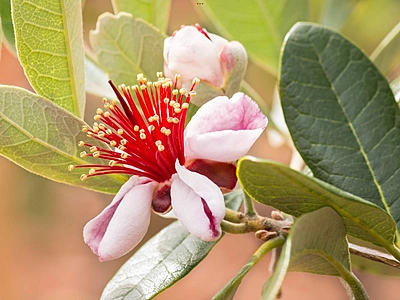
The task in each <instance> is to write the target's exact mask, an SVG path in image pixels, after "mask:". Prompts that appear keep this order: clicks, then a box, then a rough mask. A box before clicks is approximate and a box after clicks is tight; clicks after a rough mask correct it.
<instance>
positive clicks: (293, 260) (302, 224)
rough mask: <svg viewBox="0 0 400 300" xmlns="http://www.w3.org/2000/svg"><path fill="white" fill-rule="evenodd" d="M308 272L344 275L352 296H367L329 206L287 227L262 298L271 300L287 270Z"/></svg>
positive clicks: (358, 299)
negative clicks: (288, 228) (286, 233)
mask: <svg viewBox="0 0 400 300" xmlns="http://www.w3.org/2000/svg"><path fill="white" fill-rule="evenodd" d="M288 271H294V272H309V273H315V274H321V275H331V276H338V277H341V278H343V279H344V280H345V281H346V282H347V284H348V285H349V287H350V289H351V291H352V293H353V295H354V299H356V300H362V299H368V295H367V294H366V292H365V290H364V288H363V286H362V285H361V283H360V281H359V280H358V279H357V278H356V277H355V276H354V274H353V273H352V272H351V267H350V257H349V252H348V245H347V240H346V230H345V228H344V226H343V222H342V219H341V218H340V216H339V215H338V214H337V213H336V212H335V211H334V210H332V209H330V208H327V207H325V208H321V209H319V210H317V211H315V212H312V213H309V214H306V215H303V216H302V217H300V218H299V219H298V220H296V222H295V223H294V225H293V227H292V228H291V230H290V233H289V235H288V238H287V240H286V243H285V246H284V248H283V250H282V253H281V256H280V258H279V261H278V264H277V266H276V268H275V271H274V273H273V274H272V276H271V277H270V278H269V279H268V280H267V282H266V283H265V285H264V287H263V291H262V300H274V299H275V297H276V295H277V294H278V292H279V289H280V287H281V285H282V281H283V279H284V277H285V275H286V272H288Z"/></svg>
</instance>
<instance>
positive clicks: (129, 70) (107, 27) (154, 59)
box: [89, 12, 165, 85]
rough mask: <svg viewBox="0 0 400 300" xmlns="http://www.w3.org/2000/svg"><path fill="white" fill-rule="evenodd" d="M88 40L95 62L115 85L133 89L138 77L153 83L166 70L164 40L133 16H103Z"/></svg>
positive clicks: (121, 14)
mask: <svg viewBox="0 0 400 300" xmlns="http://www.w3.org/2000/svg"><path fill="white" fill-rule="evenodd" d="M89 38H90V44H91V46H92V49H93V51H94V59H95V60H96V62H97V64H98V65H99V66H100V68H101V69H103V70H105V71H106V72H107V74H108V77H109V78H110V79H111V80H113V81H114V83H115V84H118V85H119V84H125V85H134V84H136V83H137V82H136V76H137V74H139V73H143V74H144V76H145V77H146V78H148V79H150V80H152V81H154V80H156V79H157V76H156V74H157V72H160V71H163V69H164V67H163V66H164V57H163V47H164V38H165V36H164V35H163V34H162V33H161V32H160V31H159V30H158V29H157V28H155V27H154V26H152V25H150V24H148V23H146V22H145V21H143V20H140V19H136V20H135V19H133V18H132V15H131V14H128V13H124V12H122V13H119V14H118V15H116V16H115V15H112V14H110V13H104V14H102V15H101V16H100V17H99V19H98V21H97V27H96V30H95V31H92V32H91V33H90V36H89Z"/></svg>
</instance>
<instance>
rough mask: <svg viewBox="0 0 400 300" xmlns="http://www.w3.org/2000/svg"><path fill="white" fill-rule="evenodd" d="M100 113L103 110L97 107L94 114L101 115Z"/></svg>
mask: <svg viewBox="0 0 400 300" xmlns="http://www.w3.org/2000/svg"><path fill="white" fill-rule="evenodd" d="M102 113H103V110H102V109H101V108H100V107H99V108H98V109H97V110H96V114H98V115H101V114H102Z"/></svg>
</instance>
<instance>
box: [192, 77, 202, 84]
mask: <svg viewBox="0 0 400 300" xmlns="http://www.w3.org/2000/svg"><path fill="white" fill-rule="evenodd" d="M199 82H200V79H198V78H197V77H196V78H193V80H192V84H198V83H199Z"/></svg>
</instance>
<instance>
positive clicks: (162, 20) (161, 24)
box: [112, 0, 171, 32]
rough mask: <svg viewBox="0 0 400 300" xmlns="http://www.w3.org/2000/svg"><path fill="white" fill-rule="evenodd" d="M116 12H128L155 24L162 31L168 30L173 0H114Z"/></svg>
mask: <svg viewBox="0 0 400 300" xmlns="http://www.w3.org/2000/svg"><path fill="white" fill-rule="evenodd" d="M112 3H113V7H114V12H115V13H119V12H123V11H124V12H127V13H130V14H132V16H133V17H134V18H141V19H143V20H145V21H147V22H149V23H150V24H153V25H154V26H156V27H157V28H158V29H160V30H161V31H162V32H165V31H166V30H167V26H168V19H169V11H170V8H171V0H113V1H112Z"/></svg>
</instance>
